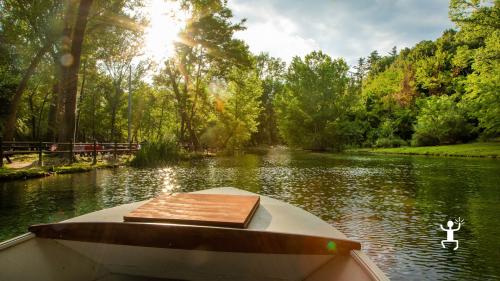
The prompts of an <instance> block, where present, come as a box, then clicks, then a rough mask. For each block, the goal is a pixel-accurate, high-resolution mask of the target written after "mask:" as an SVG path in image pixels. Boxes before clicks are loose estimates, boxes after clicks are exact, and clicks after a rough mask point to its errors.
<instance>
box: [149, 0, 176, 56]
mask: <svg viewBox="0 0 500 281" xmlns="http://www.w3.org/2000/svg"><path fill="white" fill-rule="evenodd" d="M146 5H147V6H146V7H145V9H146V11H145V12H146V14H147V16H148V18H149V26H148V27H147V28H146V31H145V32H146V34H145V54H146V55H147V56H148V57H151V58H152V59H154V60H155V61H157V62H161V61H163V60H165V59H166V58H168V57H170V56H172V55H173V51H174V46H173V43H174V42H175V41H177V39H178V36H177V35H178V33H179V31H180V29H181V28H182V26H183V22H184V18H183V13H182V12H181V11H180V9H179V4H178V3H177V2H174V1H165V0H149V1H148V2H147V4H146Z"/></svg>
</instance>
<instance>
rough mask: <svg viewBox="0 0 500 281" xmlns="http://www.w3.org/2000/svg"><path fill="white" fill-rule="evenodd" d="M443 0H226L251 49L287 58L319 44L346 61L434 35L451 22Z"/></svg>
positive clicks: (434, 37)
mask: <svg viewBox="0 0 500 281" xmlns="http://www.w3.org/2000/svg"><path fill="white" fill-rule="evenodd" d="M448 3H449V2H448V0H309V1H308V0H302V1H301V0H229V7H230V8H231V10H233V14H234V16H235V18H236V19H242V18H246V19H247V22H246V26H247V30H245V31H242V32H239V33H238V34H237V35H236V36H237V37H238V38H240V39H243V40H245V42H247V44H248V45H249V47H250V50H251V51H252V52H254V53H259V52H268V53H269V54H270V55H272V56H275V57H280V58H282V59H284V60H285V61H287V62H289V61H290V60H291V59H292V58H293V57H294V56H296V55H299V56H304V55H305V54H307V53H309V52H311V51H313V50H322V51H324V52H326V53H327V54H329V55H330V56H332V57H335V58H338V57H343V58H344V59H345V60H346V61H347V62H348V63H349V64H350V65H351V66H352V65H354V64H355V63H356V61H357V59H358V58H359V57H366V56H367V55H368V54H369V53H370V52H371V51H373V50H377V51H378V52H379V53H380V54H387V53H388V52H389V51H390V50H391V49H392V47H393V46H397V47H398V50H399V49H401V48H403V47H412V46H413V45H415V44H416V43H418V42H420V41H422V40H434V39H436V38H438V37H439V36H440V35H441V34H442V32H443V31H444V30H446V29H448V28H452V27H453V24H452V23H451V21H450V20H449V19H448Z"/></svg>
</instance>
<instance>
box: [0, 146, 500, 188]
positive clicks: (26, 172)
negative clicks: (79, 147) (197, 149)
mask: <svg viewBox="0 0 500 281" xmlns="http://www.w3.org/2000/svg"><path fill="white" fill-rule="evenodd" d="M152 150H154V152H155V153H153V154H154V155H155V157H157V156H158V155H160V156H161V153H158V152H159V151H161V150H162V149H158V148H156V149H152ZM263 150H266V151H267V148H264V147H258V148H255V149H252V148H249V149H248V150H247V152H249V153H262V152H263ZM163 151H164V152H163V153H164V154H165V155H168V156H169V158H170V159H171V160H168V161H167V160H164V159H163V160H161V161H159V160H158V159H150V158H149V157H148V155H151V153H147V152H146V153H145V152H143V153H142V154H139V155H137V156H136V157H135V158H133V159H131V158H130V157H120V158H119V159H118V160H117V161H116V162H113V161H111V160H109V159H100V160H99V161H98V162H97V164H95V165H92V163H91V162H90V161H88V159H82V160H80V161H79V162H77V163H74V164H72V165H69V164H67V163H64V162H61V163H57V161H54V160H52V163H51V162H49V163H46V164H45V166H43V167H40V166H37V164H35V162H36V161H31V160H33V159H31V158H30V157H29V156H24V157H22V158H21V159H16V158H14V159H13V163H12V164H7V165H5V166H4V167H2V168H0V181H8V180H23V179H30V178H41V177H46V176H51V175H55V174H71V173H81V172H88V171H91V170H94V169H104V168H116V167H120V166H128V165H130V166H134V167H151V166H161V165H165V164H171V163H176V162H178V161H187V160H194V159H200V158H204V157H214V156H218V154H212V153H179V152H173V151H172V150H169V149H166V150H163ZM167 151H168V152H167ZM345 152H347V153H368V154H394V155H423V156H444V157H480V158H494V159H500V142H475V143H466V144H454V145H439V146H420V147H395V148H353V149H348V150H346V151H345ZM325 153H329V152H325ZM220 155H225V154H224V153H222V154H220ZM170 156H172V157H170ZM173 156H175V157H173ZM145 159H147V160H145ZM23 163H24V164H25V165H22V164H23Z"/></svg>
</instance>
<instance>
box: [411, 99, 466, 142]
mask: <svg viewBox="0 0 500 281" xmlns="http://www.w3.org/2000/svg"><path fill="white" fill-rule="evenodd" d="M421 106H422V108H421V110H420V112H419V114H418V117H417V124H416V125H415V133H414V134H413V138H412V144H413V145H415V146H426V145H438V144H454V143H457V142H466V141H468V140H470V138H471V135H472V132H473V127H472V125H471V124H469V123H467V120H466V118H465V115H466V113H465V110H464V109H463V108H461V107H459V106H458V105H457V103H456V102H455V101H454V100H453V97H452V96H446V95H445V96H432V97H429V98H427V99H425V100H424V101H423V104H422V105H421Z"/></svg>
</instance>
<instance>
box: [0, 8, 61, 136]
mask: <svg viewBox="0 0 500 281" xmlns="http://www.w3.org/2000/svg"><path fill="white" fill-rule="evenodd" d="M60 10H61V5H60V4H58V3H56V4H54V3H49V2H44V1H35V2H33V1H24V0H23V1H5V3H3V5H2V13H3V14H4V16H3V17H1V26H2V33H3V37H4V38H5V39H7V38H6V37H9V38H8V39H9V40H8V41H10V42H11V44H16V45H17V44H19V45H23V46H24V47H25V48H26V49H25V50H26V51H27V53H24V54H23V56H22V57H23V58H27V59H28V60H27V61H26V69H25V70H24V71H23V74H22V77H21V79H20V81H19V84H17V87H16V90H15V91H14V94H13V96H12V97H11V98H10V99H9V108H8V111H7V114H6V117H5V121H4V126H3V127H4V128H3V137H4V139H6V140H11V139H12V138H13V137H14V133H15V129H16V119H17V111H18V108H19V104H20V102H21V99H22V95H23V93H24V91H25V89H26V87H27V86H28V82H29V80H30V78H31V77H32V76H33V74H34V73H35V70H36V68H37V67H38V65H39V64H40V62H41V61H42V59H43V57H44V56H45V55H46V54H47V53H48V52H49V51H50V50H51V48H52V47H53V44H54V41H55V34H57V33H58V25H57V24H54V21H53V20H54V18H57V17H56V15H57V13H59V12H60ZM11 36H12V37H11ZM17 36H19V37H17ZM16 37H17V38H16ZM16 41H18V42H16Z"/></svg>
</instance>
